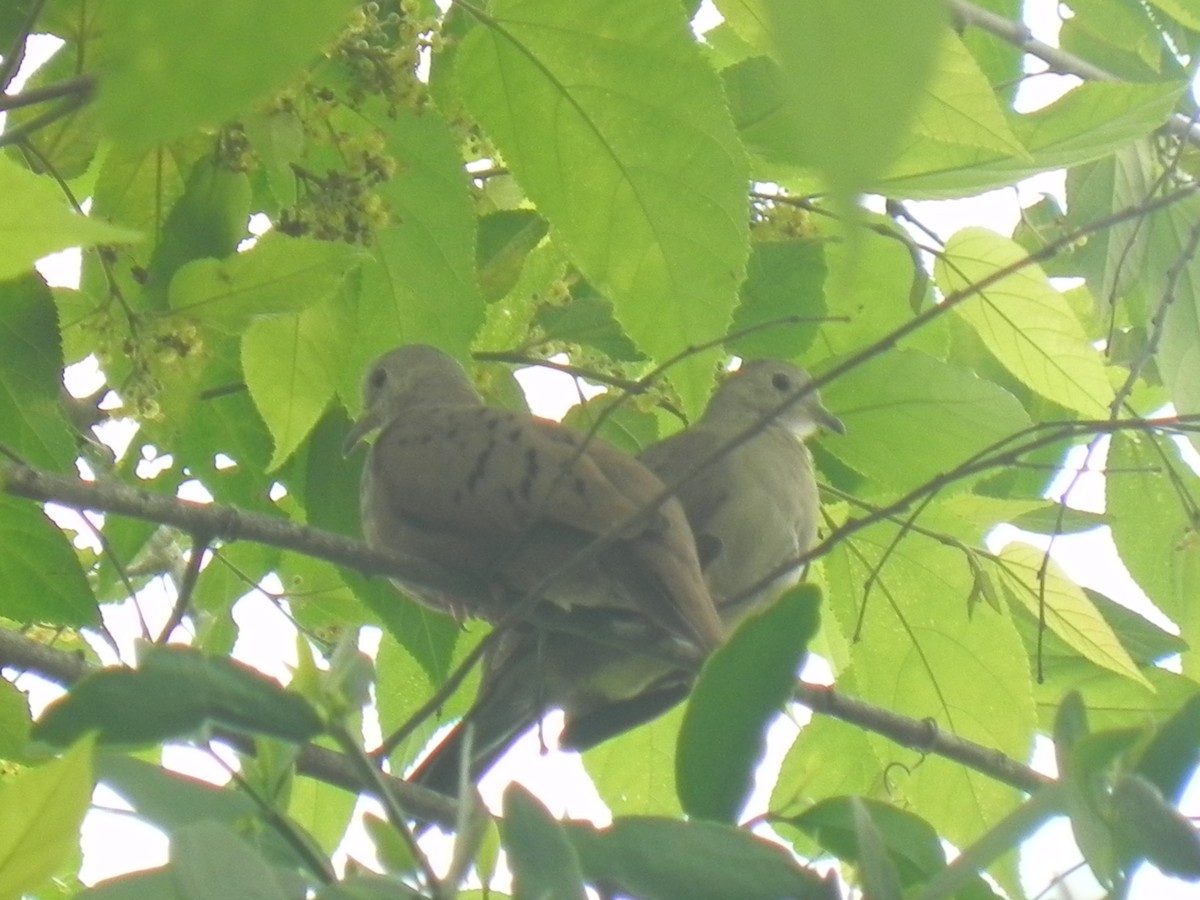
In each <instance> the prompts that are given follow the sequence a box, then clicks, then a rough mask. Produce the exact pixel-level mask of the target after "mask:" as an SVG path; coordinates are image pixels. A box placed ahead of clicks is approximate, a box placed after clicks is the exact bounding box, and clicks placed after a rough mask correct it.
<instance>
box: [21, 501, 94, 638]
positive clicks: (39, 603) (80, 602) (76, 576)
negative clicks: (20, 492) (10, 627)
mask: <svg viewBox="0 0 1200 900" xmlns="http://www.w3.org/2000/svg"><path fill="white" fill-rule="evenodd" d="M0 555H2V556H3V558H4V565H3V566H0V615H3V616H7V617H8V618H10V619H13V620H15V621H17V622H29V623H34V622H41V623H45V624H53V625H94V624H96V623H97V622H99V621H100V613H99V611H98V610H97V609H96V601H95V598H94V597H93V596H92V589H91V588H90V587H89V586H88V583H87V579H86V578H85V577H84V574H83V569H82V568H81V567H80V564H79V560H78V558H77V557H76V555H75V551H74V550H73V549H72V548H71V545H70V543H69V542H68V541H67V538H66V536H65V535H64V534H63V532H62V531H61V530H59V528H58V526H56V525H55V524H54V523H53V522H51V521H50V519H49V518H47V517H46V514H45V513H43V512H42V511H41V510H40V509H38V508H37V507H36V506H34V505H33V504H32V503H30V502H29V501H28V500H18V499H16V498H13V497H8V496H0Z"/></svg>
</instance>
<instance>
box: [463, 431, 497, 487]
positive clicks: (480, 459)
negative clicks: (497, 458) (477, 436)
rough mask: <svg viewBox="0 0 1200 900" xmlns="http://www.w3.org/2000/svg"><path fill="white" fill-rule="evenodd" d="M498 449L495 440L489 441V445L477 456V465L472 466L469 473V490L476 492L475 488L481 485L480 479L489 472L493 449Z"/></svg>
mask: <svg viewBox="0 0 1200 900" xmlns="http://www.w3.org/2000/svg"><path fill="white" fill-rule="evenodd" d="M495 449H496V444H495V442H494V441H488V442H487V446H486V447H484V448H483V452H482V453H480V454H479V456H477V457H476V458H475V465H473V466H472V467H471V471H470V473H469V474H468V475H467V490H468V491H471V492H472V493H474V491H475V488H476V487H477V486H478V485H479V482H480V480H482V478H483V476H484V475H485V474H486V472H487V465H488V460H489V459H491V456H492V451H493V450H495Z"/></svg>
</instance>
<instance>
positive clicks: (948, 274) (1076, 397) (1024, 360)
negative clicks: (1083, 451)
mask: <svg viewBox="0 0 1200 900" xmlns="http://www.w3.org/2000/svg"><path fill="white" fill-rule="evenodd" d="M1026 257H1027V254H1026V253H1025V251H1024V250H1022V249H1021V248H1020V247H1019V246H1017V245H1016V244H1014V243H1012V242H1011V241H1009V240H1007V239H1005V238H1002V237H1000V235H997V234H993V233H991V232H989V231H987V230H985V229H983V228H966V229H963V230H962V231H960V232H958V233H957V234H955V235H954V236H953V237H951V238H950V240H949V241H947V242H946V252H945V254H944V255H943V256H939V257H938V260H937V262H936V263H935V264H934V277H935V278H936V279H937V282H938V286H939V287H940V288H941V289H942V291H943V292H944V293H946V294H950V293H954V292H958V291H963V290H969V289H971V286H972V285H973V284H975V283H976V282H978V281H980V280H982V279H984V278H987V277H989V276H994V275H995V274H996V273H999V272H1007V273H1008V274H1005V275H1004V276H1003V277H1001V278H1000V279H999V280H998V281H996V282H994V283H992V284H990V285H989V286H988V287H986V288H985V289H983V290H982V291H980V292H979V294H978V295H977V296H974V297H970V298H968V299H967V300H965V301H964V302H962V303H960V304H959V305H958V306H957V307H956V308H955V310H954V312H955V314H956V315H957V316H959V317H961V318H962V319H963V320H964V321H966V322H967V323H968V324H970V325H971V327H972V328H974V329H975V332H976V333H977V334H978V335H979V337H980V339H981V340H982V341H983V343H984V344H985V345H986V346H987V348H988V349H989V350H990V351H991V352H992V353H993V354H994V355H995V357H996V359H997V360H999V361H1000V363H1001V364H1002V365H1003V366H1004V367H1005V368H1007V369H1008V371H1009V372H1011V373H1012V374H1013V375H1014V376H1016V377H1017V378H1018V379H1020V380H1021V382H1022V383H1023V384H1025V385H1027V386H1028V387H1030V388H1031V389H1033V390H1034V391H1036V392H1037V393H1038V394H1040V395H1041V396H1043V397H1045V398H1046V399H1048V400H1052V401H1053V402H1055V403H1058V404H1060V405H1062V406H1065V407H1068V408H1069V409H1073V410H1076V411H1077V412H1079V413H1080V414H1081V415H1083V416H1092V417H1103V416H1105V415H1107V410H1108V404H1109V403H1110V402H1111V401H1112V397H1113V389H1112V387H1111V386H1110V385H1109V382H1108V376H1107V374H1106V373H1105V371H1104V360H1103V358H1102V357H1101V355H1100V353H1099V351H1098V350H1096V349H1095V348H1094V347H1093V346H1092V345H1091V343H1090V341H1089V340H1088V337H1087V334H1086V332H1085V331H1084V328H1083V325H1082V324H1081V323H1080V321H1079V319H1077V318H1076V317H1075V314H1074V313H1072V312H1071V310H1070V308H1069V307H1068V306H1067V304H1066V301H1065V300H1064V299H1063V297H1062V295H1061V294H1060V293H1059V292H1058V291H1057V290H1055V289H1054V288H1053V287H1052V286H1051V285H1050V282H1049V281H1048V280H1047V278H1046V275H1045V273H1044V272H1042V270H1041V268H1040V267H1039V266H1036V265H1023V266H1020V268H1019V269H1017V270H1016V271H1013V269H1014V267H1016V266H1019V265H1020V264H1021V262H1022V261H1023V260H1025V259H1026Z"/></svg>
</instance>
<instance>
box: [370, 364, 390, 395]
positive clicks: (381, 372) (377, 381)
mask: <svg viewBox="0 0 1200 900" xmlns="http://www.w3.org/2000/svg"><path fill="white" fill-rule="evenodd" d="M386 383H387V369H384V368H379V369H376V370H375V371H374V372H372V373H371V387H372V388H373V389H374V390H379V389H380V388H381V387H383V386H384V385H385V384H386Z"/></svg>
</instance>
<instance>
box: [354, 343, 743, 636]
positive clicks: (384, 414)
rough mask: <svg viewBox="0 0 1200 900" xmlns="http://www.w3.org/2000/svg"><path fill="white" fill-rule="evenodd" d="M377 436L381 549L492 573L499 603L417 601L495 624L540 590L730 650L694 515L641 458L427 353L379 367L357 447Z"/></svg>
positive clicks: (368, 502)
mask: <svg viewBox="0 0 1200 900" xmlns="http://www.w3.org/2000/svg"><path fill="white" fill-rule="evenodd" d="M375 430H378V431H379V435H378V437H377V438H376V440H375V442H374V443H373V444H372V445H371V448H370V451H369V453H368V456H367V459H366V463H365V465H364V468H363V480H362V487H361V496H360V501H361V516H362V524H363V532H364V537H365V538H366V540H367V543H368V544H370V545H372V546H375V547H378V548H381V549H386V550H391V551H396V552H399V553H404V554H408V555H410V556H413V557H416V558H419V559H422V560H424V561H427V562H431V563H434V564H436V565H439V566H441V567H443V568H445V569H447V570H451V571H455V572H459V573H463V574H468V575H474V576H479V577H480V578H481V579H483V580H484V581H486V582H487V583H488V584H489V586H491V588H492V589H493V590H492V593H493V594H496V595H497V596H498V598H499V599H498V600H496V601H494V602H493V603H491V604H484V605H479V604H476V605H475V608H472V607H471V605H470V604H465V603H463V602H462V601H461V599H460V598H455V597H448V596H445V595H440V594H435V593H432V592H427V591H421V592H418V597H417V599H419V600H421V601H422V602H425V603H426V604H428V605H431V606H433V607H435V608H438V609H441V610H443V611H446V612H451V613H454V614H462V613H464V612H466V613H471V614H475V615H480V616H483V617H485V618H490V619H492V620H494V621H495V620H498V619H500V618H502V617H503V616H504V614H505V613H507V612H508V611H509V610H510V609H511V608H512V606H513V604H514V603H518V602H523V600H524V598H525V597H526V596H527V595H528V594H529V593H530V592H531V591H537V592H540V595H541V596H540V597H539V599H547V600H550V601H551V602H553V603H555V604H557V605H559V606H562V607H564V608H566V609H576V608H586V607H589V606H599V607H608V608H613V609H623V610H628V611H632V612H634V613H636V614H637V615H638V616H642V617H645V618H646V619H647V620H649V621H650V622H652V623H654V624H655V625H657V626H658V627H659V628H661V629H662V630H663V631H664V632H665V633H666V634H668V635H673V636H675V637H678V638H680V639H682V640H683V641H685V642H687V643H688V644H689V645H690V646H692V647H694V648H696V649H697V650H699V651H701V652H704V651H707V650H711V649H712V648H713V647H714V646H716V645H717V644H719V643H720V642H721V640H723V638H724V634H725V632H724V626H723V624H722V622H721V619H720V617H719V616H718V614H717V612H716V608H715V605H714V603H713V600H712V597H711V596H710V595H709V593H708V589H707V587H706V585H705V583H704V579H703V576H702V575H701V572H700V564H699V560H698V559H697V557H696V549H695V541H694V538H693V536H692V532H691V529H690V527H689V526H688V524H687V517H686V515H685V513H684V511H683V507H682V506H681V505H680V503H679V501H678V500H676V499H675V498H673V497H670V496H669V495H667V493H666V490H665V486H664V485H663V483H662V481H661V480H660V479H659V478H658V477H657V476H655V475H654V474H653V473H651V472H650V470H649V469H647V468H646V467H645V466H644V465H643V464H641V463H639V462H638V461H637V460H635V459H634V458H633V457H631V456H629V455H627V454H625V453H623V452H621V451H620V450H617V449H616V448H615V447H613V446H612V445H610V444H608V443H605V442H604V441H602V440H600V439H598V438H595V437H585V436H584V435H580V434H576V433H575V432H573V431H571V430H569V429H567V428H565V427H564V426H562V425H559V424H558V423H556V422H551V421H548V420H545V419H540V418H537V417H536V416H533V415H530V414H528V413H523V412H516V411H513V410H505V409H497V408H493V407H489V406H486V405H484V403H483V399H482V398H481V397H480V395H479V394H478V392H477V391H476V390H475V388H474V386H473V385H472V384H471V381H470V379H469V378H468V377H467V373H466V371H465V370H464V369H463V368H462V366H461V365H459V363H458V362H457V361H456V360H454V359H453V358H452V357H450V356H448V355H447V354H445V353H443V352H442V351H440V350H438V349H436V348H434V347H430V346H426V345H423V344H411V345H407V346H403V347H400V348H398V349H396V350H393V351H391V352H389V353H385V354H384V355H383V356H381V357H379V359H377V360H376V361H375V362H374V363H373V364H372V366H371V367H370V369H369V370H368V372H367V375H366V377H365V379H364V383H363V413H362V415H361V416H360V418H359V419H358V421H357V422H356V423H355V424H354V425H353V426H352V428H351V430H350V433H349V434H348V436H347V438H346V443H345V448H344V449H345V450H346V451H347V452H349V451H350V450H352V449H353V448H354V447H355V446H356V445H357V444H358V443H359V442H361V441H362V440H363V439H364V438H365V437H366V436H367V435H368V434H370V433H371V432H372V431H375ZM652 502H657V503H659V505H658V507H657V508H653V509H650V508H648V506H649V504H651V503H652ZM599 539H604V541H606V543H605V544H604V546H602V547H601V549H600V550H599V551H598V552H597V553H595V554H592V555H590V556H589V554H588V553H586V552H585V551H586V550H587V548H588V545H589V544H590V543H592V542H594V541H597V540H599ZM405 589H406V590H408V589H407V588H405ZM409 592H410V593H412V591H409Z"/></svg>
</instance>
